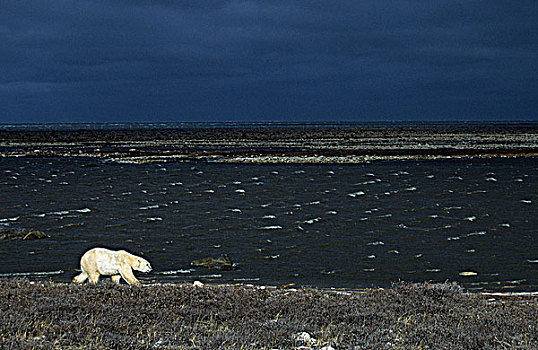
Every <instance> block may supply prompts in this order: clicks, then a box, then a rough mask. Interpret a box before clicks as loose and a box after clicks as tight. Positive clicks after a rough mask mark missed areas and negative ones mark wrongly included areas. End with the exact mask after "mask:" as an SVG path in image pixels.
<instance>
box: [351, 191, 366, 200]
mask: <svg viewBox="0 0 538 350" xmlns="http://www.w3.org/2000/svg"><path fill="white" fill-rule="evenodd" d="M365 194H366V193H364V192H363V191H357V192H353V193H348V194H347V196H348V197H351V198H355V197H359V196H364V195H365Z"/></svg>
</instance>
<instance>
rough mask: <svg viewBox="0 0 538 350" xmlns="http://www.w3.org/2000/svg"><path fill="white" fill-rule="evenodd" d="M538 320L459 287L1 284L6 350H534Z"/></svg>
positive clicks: (529, 309) (517, 305) (532, 302)
mask: <svg viewBox="0 0 538 350" xmlns="http://www.w3.org/2000/svg"><path fill="white" fill-rule="evenodd" d="M537 320H538V300H537V299H536V298H534V299H533V298H530V299H527V300H523V299H497V300H492V299H488V298H487V297H484V296H481V295H478V294H473V293H467V292H465V291H463V290H462V289H460V288H459V287H458V286H457V285H455V284H441V285H429V284H398V285H394V286H393V288H390V289H385V290H367V291H364V292H349V293H335V292H329V291H320V290H289V289H272V288H265V289H261V288H259V287H249V286H235V287H234V286H214V285H205V286H203V287H199V288H197V287H193V286H192V285H144V286H143V287H141V288H134V287H128V286H116V285H114V284H112V283H108V282H106V283H99V284H97V285H73V284H64V283H53V282H30V281H27V280H2V281H0V342H1V343H0V344H1V346H0V347H1V348H2V349H32V348H44V349H50V348H60V349H150V348H151V349H155V348H162V349H273V348H278V349H293V348H296V347H299V346H301V345H309V346H310V347H311V348H313V349H319V348H321V347H322V346H326V345H331V346H333V347H334V348H336V349H374V348H375V349H378V348H404V349H408V348H417V349H419V348H422V349H478V348H486V349H487V348H491V349H504V348H510V349H512V348H521V349H536V348H538V324H537ZM300 332H308V333H309V334H310V335H311V336H312V337H314V338H315V339H316V341H315V342H314V343H312V344H304V343H303V342H301V341H299V340H297V334H298V333H300Z"/></svg>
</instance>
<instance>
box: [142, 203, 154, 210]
mask: <svg viewBox="0 0 538 350" xmlns="http://www.w3.org/2000/svg"><path fill="white" fill-rule="evenodd" d="M157 208H159V204H155V205H148V206H147V207H140V208H138V209H140V210H148V209H157Z"/></svg>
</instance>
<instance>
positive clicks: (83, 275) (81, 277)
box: [73, 271, 88, 283]
mask: <svg viewBox="0 0 538 350" xmlns="http://www.w3.org/2000/svg"><path fill="white" fill-rule="evenodd" d="M87 279H88V274H86V273H85V272H84V271H83V272H82V273H81V274H79V275H77V276H75V277H74V278H73V283H82V282H84V281H86V280H87Z"/></svg>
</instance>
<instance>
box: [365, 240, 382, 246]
mask: <svg viewBox="0 0 538 350" xmlns="http://www.w3.org/2000/svg"><path fill="white" fill-rule="evenodd" d="M367 245H373V246H377V245H385V243H384V242H383V241H375V242H370V243H368V244H367Z"/></svg>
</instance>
